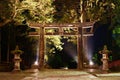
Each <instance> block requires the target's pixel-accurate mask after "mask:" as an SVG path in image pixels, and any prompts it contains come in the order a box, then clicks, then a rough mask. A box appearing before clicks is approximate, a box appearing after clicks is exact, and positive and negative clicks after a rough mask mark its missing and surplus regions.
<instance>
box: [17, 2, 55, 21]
mask: <svg viewBox="0 0 120 80" xmlns="http://www.w3.org/2000/svg"><path fill="white" fill-rule="evenodd" d="M16 7H17V9H16V18H15V19H16V20H17V21H19V20H21V21H23V20H27V21H34V22H39V23H50V22H52V16H53V15H52V13H53V12H54V8H53V6H52V0H23V1H21V2H19V3H18V4H16Z"/></svg>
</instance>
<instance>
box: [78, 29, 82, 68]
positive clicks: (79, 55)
mask: <svg viewBox="0 0 120 80" xmlns="http://www.w3.org/2000/svg"><path fill="white" fill-rule="evenodd" d="M78 30H79V29H78ZM79 31H80V32H79ZM79 31H78V41H77V42H78V45H77V47H78V48H77V49H78V70H82V69H83V32H82V27H80V30H79Z"/></svg>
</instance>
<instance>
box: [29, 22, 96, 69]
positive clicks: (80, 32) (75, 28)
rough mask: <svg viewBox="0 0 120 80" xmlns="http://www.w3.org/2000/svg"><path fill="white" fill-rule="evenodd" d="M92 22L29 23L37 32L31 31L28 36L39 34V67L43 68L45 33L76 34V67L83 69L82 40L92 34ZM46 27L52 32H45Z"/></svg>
mask: <svg viewBox="0 0 120 80" xmlns="http://www.w3.org/2000/svg"><path fill="white" fill-rule="evenodd" d="M93 24H94V22H85V23H70V24H69V23H65V24H58V23H51V24H39V23H29V26H30V27H31V28H38V29H39V32H31V33H29V35H30V36H39V37H40V42H39V44H40V45H39V66H38V68H39V69H43V68H44V52H45V41H44V36H45V35H61V36H68V35H69V36H70V35H75V36H77V53H78V65H77V69H78V70H81V69H83V48H84V45H83V40H84V39H85V38H86V37H87V36H93ZM48 29H52V30H53V32H47V30H48ZM66 29H72V31H71V32H70V33H69V32H66V31H65V30H66Z"/></svg>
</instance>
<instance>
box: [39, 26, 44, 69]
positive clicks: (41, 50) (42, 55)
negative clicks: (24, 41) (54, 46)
mask: <svg viewBox="0 0 120 80" xmlns="http://www.w3.org/2000/svg"><path fill="white" fill-rule="evenodd" d="M39 56H40V59H39V69H40V70H41V69H43V68H44V27H43V26H42V27H41V28H40V55H39Z"/></svg>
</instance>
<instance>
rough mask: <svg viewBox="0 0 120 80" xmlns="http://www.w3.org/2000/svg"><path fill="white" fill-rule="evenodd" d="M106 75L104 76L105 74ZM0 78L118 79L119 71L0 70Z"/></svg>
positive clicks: (6, 79) (21, 79)
mask: <svg viewBox="0 0 120 80" xmlns="http://www.w3.org/2000/svg"><path fill="white" fill-rule="evenodd" d="M105 75H106V76H105ZM0 80H120V76H119V73H117V74H116V75H115V74H114V75H112V74H109V75H107V74H96V75H92V74H90V73H88V72H86V71H77V70H55V69H52V70H43V71H38V70H27V71H22V72H17V73H16V72H0Z"/></svg>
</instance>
